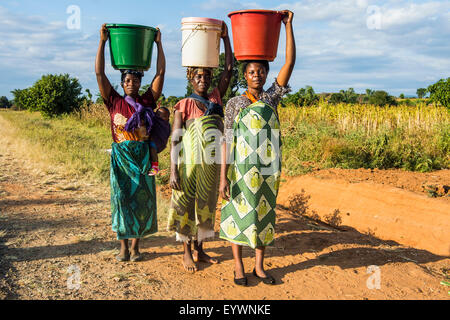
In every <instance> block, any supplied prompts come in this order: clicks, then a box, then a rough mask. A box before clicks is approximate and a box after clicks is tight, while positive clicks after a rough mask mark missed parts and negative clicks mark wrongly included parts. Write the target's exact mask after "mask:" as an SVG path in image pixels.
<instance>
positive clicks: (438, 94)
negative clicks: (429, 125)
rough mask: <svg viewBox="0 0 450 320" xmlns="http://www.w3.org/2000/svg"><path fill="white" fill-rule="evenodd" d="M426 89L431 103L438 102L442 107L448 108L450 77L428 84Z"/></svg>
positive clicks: (449, 105)
mask: <svg viewBox="0 0 450 320" xmlns="http://www.w3.org/2000/svg"><path fill="white" fill-rule="evenodd" d="M427 91H428V92H429V93H430V99H431V101H432V102H433V103H435V104H438V103H440V104H441V105H443V106H444V107H447V108H450V77H449V78H447V80H444V79H441V80H439V81H438V82H436V83H435V84H432V85H430V86H428V88H427Z"/></svg>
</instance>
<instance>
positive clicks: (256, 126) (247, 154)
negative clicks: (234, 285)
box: [220, 81, 290, 248]
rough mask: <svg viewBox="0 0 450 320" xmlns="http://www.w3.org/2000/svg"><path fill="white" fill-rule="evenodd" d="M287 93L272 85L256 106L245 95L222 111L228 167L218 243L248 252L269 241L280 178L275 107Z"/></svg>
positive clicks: (278, 126) (278, 127) (284, 89)
mask: <svg viewBox="0 0 450 320" xmlns="http://www.w3.org/2000/svg"><path fill="white" fill-rule="evenodd" d="M289 91H290V88H289V87H288V86H286V87H280V86H279V85H278V83H277V82H276V81H275V82H274V84H273V85H272V86H271V87H270V89H269V90H267V91H263V92H262V93H261V94H260V97H259V98H260V99H259V101H256V102H254V101H255V100H256V99H254V97H252V96H251V95H249V93H248V92H246V93H245V94H244V95H242V96H239V97H235V98H232V99H230V100H229V101H228V103H227V106H226V108H225V128H226V133H225V138H226V141H227V143H228V144H229V145H231V148H230V157H231V164H230V166H229V169H228V173H227V177H228V179H229V181H230V199H229V201H223V202H222V210H221V223H220V238H222V239H225V240H228V241H230V242H233V243H236V244H239V245H247V246H249V247H251V248H256V247H260V246H270V245H273V243H274V238H275V220H276V213H275V207H276V199H277V195H278V189H279V185H280V175H281V135H280V122H279V119H278V113H277V109H276V108H277V106H278V104H279V102H280V100H281V97H282V96H283V95H284V94H285V93H287V92H289Z"/></svg>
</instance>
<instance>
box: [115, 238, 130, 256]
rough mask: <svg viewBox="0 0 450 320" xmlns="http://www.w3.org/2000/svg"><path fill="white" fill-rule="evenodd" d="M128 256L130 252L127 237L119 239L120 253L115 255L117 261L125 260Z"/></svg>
mask: <svg viewBox="0 0 450 320" xmlns="http://www.w3.org/2000/svg"><path fill="white" fill-rule="evenodd" d="M129 258H130V252H129V251H128V239H122V240H120V253H119V255H117V256H116V259H117V260H119V261H127V260H129Z"/></svg>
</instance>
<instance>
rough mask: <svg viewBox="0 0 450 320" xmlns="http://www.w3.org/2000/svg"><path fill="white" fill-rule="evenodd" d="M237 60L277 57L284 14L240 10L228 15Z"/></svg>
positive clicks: (270, 59)
mask: <svg viewBox="0 0 450 320" xmlns="http://www.w3.org/2000/svg"><path fill="white" fill-rule="evenodd" d="M228 17H230V19H231V28H232V31H233V45H234V55H235V57H236V59H237V60H268V61H273V60H275V57H276V56H277V50H278V40H279V38H280V28H281V20H282V18H283V14H282V13H281V12H279V11H272V10H240V11H234V12H231V13H229V14H228Z"/></svg>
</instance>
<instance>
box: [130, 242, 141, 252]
mask: <svg viewBox="0 0 450 320" xmlns="http://www.w3.org/2000/svg"><path fill="white" fill-rule="evenodd" d="M139 254H140V252H139V239H133V240H131V255H139Z"/></svg>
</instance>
